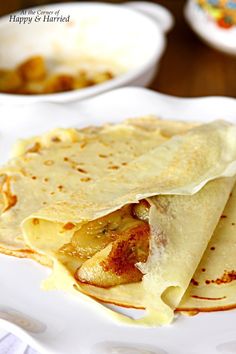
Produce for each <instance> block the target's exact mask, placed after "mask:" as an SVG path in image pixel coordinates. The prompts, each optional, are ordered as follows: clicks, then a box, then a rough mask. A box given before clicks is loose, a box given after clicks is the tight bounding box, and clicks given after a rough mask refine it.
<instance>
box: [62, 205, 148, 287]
mask: <svg viewBox="0 0 236 354" xmlns="http://www.w3.org/2000/svg"><path fill="white" fill-rule="evenodd" d="M149 208H150V205H149V204H148V202H147V201H146V200H142V201H140V202H139V203H138V204H130V205H127V206H124V207H122V208H121V209H120V210H117V211H115V212H113V213H111V214H109V215H106V216H104V217H101V218H99V219H97V220H93V221H90V222H88V223H87V224H85V225H83V226H82V227H81V228H80V229H79V230H78V231H76V232H75V233H74V235H73V237H72V240H71V242H70V243H69V244H66V245H64V246H63V247H62V248H61V249H60V251H59V252H60V253H63V254H67V255H69V256H73V257H78V258H79V259H83V260H84V261H83V263H82V265H81V266H80V267H79V268H78V269H77V270H76V272H75V278H76V279H77V280H79V281H80V282H83V283H87V284H91V285H95V286H99V287H105V288H106V287H111V286H116V285H120V284H125V283H132V282H138V281H140V280H141V279H142V276H143V274H142V273H141V272H140V271H139V269H138V268H137V267H136V266H135V265H136V263H138V262H145V261H146V260H147V257H148V253H149V234H150V228H149V224H148V218H149Z"/></svg>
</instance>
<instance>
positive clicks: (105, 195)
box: [22, 122, 236, 325]
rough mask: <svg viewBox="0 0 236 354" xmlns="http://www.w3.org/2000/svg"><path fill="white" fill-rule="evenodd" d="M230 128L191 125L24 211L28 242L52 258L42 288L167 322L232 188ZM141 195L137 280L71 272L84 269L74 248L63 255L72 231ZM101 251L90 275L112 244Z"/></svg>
mask: <svg viewBox="0 0 236 354" xmlns="http://www.w3.org/2000/svg"><path fill="white" fill-rule="evenodd" d="M235 133H236V128H235V127H234V126H232V125H231V124H228V123H226V122H214V123H211V124H206V125H202V126H200V127H198V128H195V129H192V130H190V131H189V132H188V133H186V134H185V135H183V136H178V137H174V138H171V139H170V140H169V141H167V142H165V143H163V144H161V145H160V146H159V147H156V148H153V149H152V150H150V151H149V152H148V153H146V154H143V155H141V156H140V157H137V158H136V159H133V160H132V161H130V162H129V163H128V164H127V165H126V166H123V167H121V168H120V169H119V171H118V172H116V173H114V174H113V173H111V174H109V175H107V176H105V177H104V178H101V179H100V180H98V181H97V182H94V183H91V184H90V185H89V186H88V187H87V188H86V190H85V189H83V190H82V189H79V188H78V190H76V189H75V188H73V191H72V193H70V194H69V193H68V194H65V196H64V200H61V201H58V202H56V203H53V204H51V205H48V206H46V207H45V208H43V209H41V210H39V211H38V212H36V213H33V214H32V215H31V216H30V217H26V219H25V220H24V221H23V223H22V230H23V234H24V237H25V242H26V243H27V244H28V245H29V246H30V247H31V248H32V249H33V250H35V251H37V252H40V253H43V254H45V255H46V256H47V257H49V258H51V259H52V260H53V262H54V267H53V274H52V276H51V278H50V280H49V281H48V282H47V285H46V287H55V288H62V289H67V290H71V291H72V290H73V291H76V290H78V291H80V292H83V293H86V294H88V295H90V296H91V297H95V298H98V299H100V300H103V301H105V302H112V303H118V304H122V305H126V306H132V307H138V308H144V309H146V315H145V316H144V317H143V318H141V319H137V320H133V319H130V318H125V317H124V316H122V315H120V314H116V315H115V316H116V318H120V319H122V320H123V321H126V322H128V323H134V322H135V323H137V324H145V325H157V324H166V323H169V322H171V320H172V319H173V313H174V309H175V308H176V307H177V306H178V304H179V302H180V300H181V298H182V296H183V294H184V292H185V291H186V289H187V287H188V284H189V282H190V280H191V277H192V275H193V273H194V271H195V269H196V267H197V265H198V263H199V261H200V259H201V257H202V255H203V252H204V251H205V248H206V246H207V244H208V242H209V240H210V238H211V236H212V233H213V231H214V228H215V227H216V225H217V223H218V220H219V218H220V215H221V213H222V211H223V209H224V206H225V204H226V202H227V199H228V196H229V194H230V192H231V189H232V187H233V184H234V181H235V179H234V177H233V176H234V175H235V172H236V142H235ZM144 199H145V200H147V201H148V202H149V204H150V209H149V215H148V216H149V218H148V220H149V221H148V224H149V225H148V227H149V230H150V235H149V237H150V240H149V250H148V257H147V259H146V261H143V262H142V261H141V262H138V263H137V264H135V266H136V269H138V270H139V271H141V272H142V274H143V276H142V279H141V280H140V281H138V282H130V283H129V282H127V283H126V284H120V285H116V286H110V287H106V288H104V287H101V286H94V285H93V284H92V285H91V283H90V284H88V283H89V282H87V284H86V282H84V281H81V278H79V279H78V278H76V276H75V274H76V275H78V274H79V273H80V270H81V269H86V271H87V269H88V267H87V268H84V267H85V265H86V264H85V263H86V261H85V260H84V259H82V257H78V255H77V254H75V253H74V251H73V252H71V253H70V254H66V252H65V253H62V252H61V250H62V249H64V247H65V246H66V247H67V246H68V245H69V246H71V241H72V239H73V237H74V236H75V234H76V233H77V232H79V231H80V230H82V227H86V225H88V224H89V223H90V222H91V221H96V220H97V222H98V224H99V223H101V222H102V220H103V219H101V218H104V217H105V216H108V217H109V216H110V217H111V216H112V215H113V216H114V214H112V213H114V212H115V211H118V212H119V211H120V210H123V209H122V208H124V206H127V205H128V206H130V205H131V206H132V207H133V205H134V204H135V203H138V202H139V201H140V200H144ZM132 236H135V235H132ZM114 242H115V241H114ZM122 249H123V248H121V250H122ZM104 250H105V251H104ZM104 250H101V251H99V252H97V253H96V254H95V255H94V257H95V258H93V257H92V258H91V259H89V260H87V262H88V261H89V262H90V263H91V262H93V264H94V267H95V268H94V269H95V272H94V273H93V274H96V273H97V274H98V273H99V272H100V273H101V272H102V270H101V268H103V270H104V267H103V265H102V264H104V252H105V256H106V257H107V256H108V258H109V257H111V254H112V252H113V251H114V249H113V246H111V245H108V246H107V248H105V249H104ZM116 251H117V249H116ZM119 251H120V249H119ZM141 251H142V249H141ZM100 252H102V254H101V253H100ZM101 257H102V258H101ZM121 257H122V254H121ZM96 260H97V261H98V262H97V264H96V262H94V261H96ZM118 260H119V259H118ZM105 261H107V258H106V259H105ZM126 261H127V262H128V259H126ZM90 265H91V264H90ZM112 266H113V265H112ZM86 271H85V272H83V275H84V274H85V273H86ZM106 272H107V273H109V272H110V270H109V267H108V269H107V270H105V273H106ZM100 273H99V274H100ZM109 274H110V273H109ZM119 274H120V273H119ZM119 274H118V276H120V275H119ZM85 275H86V274H85ZM90 275H91V274H90Z"/></svg>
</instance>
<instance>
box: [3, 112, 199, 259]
mask: <svg viewBox="0 0 236 354" xmlns="http://www.w3.org/2000/svg"><path fill="white" fill-rule="evenodd" d="M193 126H194V124H192V123H191V124H190V123H186V122H173V121H168V120H167V121H166V120H165V121H162V120H160V119H157V118H154V117H144V118H139V119H130V120H128V121H127V122H124V123H122V124H118V125H115V126H112V125H104V126H102V127H87V128H84V129H80V130H78V129H71V128H70V129H55V130H53V131H50V132H48V133H45V134H43V135H41V136H37V137H33V138H30V139H25V140H20V141H18V142H17V143H16V144H15V146H14V147H13V149H12V158H13V159H12V160H10V161H9V162H8V163H7V164H6V165H5V166H4V167H3V168H1V169H0V252H1V253H5V254H9V255H13V256H17V257H27V258H33V259H35V260H36V261H38V262H40V263H42V264H45V265H51V261H50V259H48V257H45V256H43V255H40V254H38V253H37V252H35V251H34V250H32V249H31V248H30V247H29V246H28V245H26V244H25V241H24V239H23V237H22V232H21V229H20V224H21V222H22V221H23V219H24V218H25V217H27V216H29V215H30V214H32V213H33V212H34V211H37V210H39V209H41V208H42V207H43V206H45V205H47V204H49V203H52V202H53V201H58V200H64V196H65V194H68V192H69V193H70V190H74V188H75V187H74V186H75V184H76V188H79V186H81V187H82V188H83V187H87V186H88V185H89V184H91V183H93V181H97V180H98V179H100V178H102V177H104V176H105V175H107V174H109V173H111V172H112V173H113V174H115V173H116V172H117V171H118V170H119V168H120V167H121V166H125V165H126V164H127V163H128V162H130V161H131V160H132V159H134V158H137V157H138V156H140V155H142V154H143V153H146V152H147V151H149V150H151V149H153V148H154V147H156V146H158V145H160V144H162V143H163V142H165V141H166V140H167V139H168V138H169V137H170V136H172V135H174V134H184V133H186V132H187V131H188V130H189V129H191V128H192V127H193ZM61 176H62V178H61ZM65 179H66V181H65ZM62 180H63V189H62V188H61V181H62ZM28 191H30V193H29V192H28ZM1 211H2V212H1Z"/></svg>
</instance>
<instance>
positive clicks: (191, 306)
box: [178, 185, 236, 313]
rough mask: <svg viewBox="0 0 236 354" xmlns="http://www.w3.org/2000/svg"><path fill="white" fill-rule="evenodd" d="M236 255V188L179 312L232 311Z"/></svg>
mask: <svg viewBox="0 0 236 354" xmlns="http://www.w3.org/2000/svg"><path fill="white" fill-rule="evenodd" d="M235 255H236V185H235V186H234V189H233V191H232V193H230V197H229V200H228V202H227V205H226V207H225V210H224V211H223V214H222V215H221V218H220V221H219V223H218V225H217V227H216V229H215V231H214V234H213V236H212V238H211V240H210V242H209V244H208V246H207V249H206V251H205V253H204V255H203V258H202V260H201V262H200V264H199V266H198V268H197V270H196V272H195V274H194V276H193V278H192V280H191V283H190V285H189V287H188V289H187V291H186V293H185V295H184V297H183V299H182V301H181V303H180V305H179V306H178V310H179V311H188V312H191V313H194V312H200V311H205V312H208V311H219V310H228V309H232V308H235V307H236V295H235V294H236V282H235V281H236V256H235Z"/></svg>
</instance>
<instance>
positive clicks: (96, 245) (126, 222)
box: [59, 205, 139, 258]
mask: <svg viewBox="0 0 236 354" xmlns="http://www.w3.org/2000/svg"><path fill="white" fill-rule="evenodd" d="M138 224H139V220H137V219H135V218H134V217H133V216H132V206H131V205H129V206H125V207H123V208H121V209H120V210H117V211H114V212H113V213H111V214H109V215H106V216H104V217H102V218H99V219H97V220H93V221H90V222H88V223H87V224H85V225H83V226H82V227H81V228H80V229H79V230H78V231H76V232H75V234H74V236H73V237H72V240H71V242H70V244H67V245H65V246H63V247H62V248H61V249H60V251H59V252H63V253H68V254H70V255H74V256H78V257H82V258H90V257H92V256H93V255H94V254H95V253H97V252H99V251H101V250H102V249H103V248H105V247H106V246H107V245H108V244H109V243H110V242H113V241H115V240H116V239H117V238H119V237H120V236H121V235H122V232H124V231H125V230H127V229H130V228H132V227H135V226H137V225H138Z"/></svg>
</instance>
